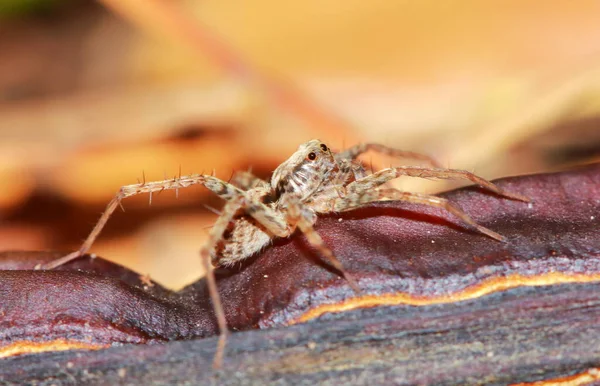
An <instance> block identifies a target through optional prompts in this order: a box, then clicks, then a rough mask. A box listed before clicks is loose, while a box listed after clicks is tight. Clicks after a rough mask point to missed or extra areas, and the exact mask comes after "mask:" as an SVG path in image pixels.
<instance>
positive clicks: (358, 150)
mask: <svg viewBox="0 0 600 386" xmlns="http://www.w3.org/2000/svg"><path fill="white" fill-rule="evenodd" d="M370 150H372V151H375V152H377V153H381V154H385V155H389V156H392V157H397V158H406V159H414V160H418V161H424V162H427V163H428V164H430V165H431V166H434V167H436V168H441V167H442V165H441V164H440V163H439V162H438V161H437V160H436V159H434V158H433V157H430V156H428V155H425V154H420V153H415V152H412V151H406V150H400V149H394V148H393V147H389V146H385V145H380V144H378V143H360V144H358V145H355V146H352V147H351V148H349V149H346V150H344V151H341V152H339V153H337V154H335V158H336V160H338V161H341V160H344V159H346V160H355V159H356V158H357V157H358V156H360V155H361V154H363V153H366V152H368V151H370Z"/></svg>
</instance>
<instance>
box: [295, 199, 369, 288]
mask: <svg viewBox="0 0 600 386" xmlns="http://www.w3.org/2000/svg"><path fill="white" fill-rule="evenodd" d="M287 220H288V223H290V224H295V225H296V226H297V227H298V228H299V229H300V231H302V233H304V235H305V236H306V239H307V240H308V242H309V243H310V244H311V245H312V246H314V247H315V248H316V249H317V250H318V251H319V253H320V254H321V255H322V256H324V257H325V258H326V259H327V260H328V261H329V263H330V264H331V265H332V266H333V267H334V268H335V269H337V270H338V271H339V272H340V273H341V274H342V276H343V277H344V279H346V281H347V282H348V284H349V285H350V287H351V288H352V290H354V292H355V293H356V294H360V293H361V290H360V287H359V286H358V283H357V282H356V280H355V279H354V277H353V276H352V275H351V274H350V273H349V272H348V271H346V269H345V268H344V266H343V265H342V262H341V261H340V260H339V259H338V258H337V257H336V256H335V255H334V254H333V252H332V251H331V249H329V247H328V246H327V245H325V242H324V241H323V239H322V238H321V236H320V235H319V234H318V233H317V231H315V229H314V227H313V222H314V221H313V219H312V218H311V217H309V216H308V215H307V214H306V213H303V212H302V210H301V208H300V204H298V203H289V204H288V212H287Z"/></svg>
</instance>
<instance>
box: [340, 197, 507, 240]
mask: <svg viewBox="0 0 600 386" xmlns="http://www.w3.org/2000/svg"><path fill="white" fill-rule="evenodd" d="M386 199H387V200H400V201H406V202H412V203H415V204H422V205H428V206H433V207H437V208H441V209H443V210H445V211H447V212H449V213H451V214H453V215H454V216H456V217H458V218H459V219H461V220H462V221H463V222H464V223H466V224H469V225H470V226H472V227H473V228H475V229H477V231H479V232H480V233H483V234H485V235H487V236H489V237H491V238H493V239H496V240H498V241H506V238H505V237H504V236H502V235H500V234H498V233H496V232H494V231H492V230H491V229H488V228H486V227H484V226H482V225H479V224H478V223H477V222H476V221H475V220H473V219H472V218H471V217H470V216H469V215H468V214H466V213H465V212H463V211H462V210H460V209H458V208H457V207H456V206H454V205H453V204H452V203H451V202H450V201H448V200H447V199H445V198H442V197H437V196H432V195H428V194H420V193H410V192H402V191H399V190H396V189H392V188H389V189H377V190H368V191H358V192H355V193H353V194H351V195H349V196H347V197H344V198H337V199H335V201H334V205H333V207H334V210H335V211H340V212H343V211H346V210H350V209H353V208H356V207H358V206H360V205H364V204H368V203H370V202H375V201H381V200H386Z"/></svg>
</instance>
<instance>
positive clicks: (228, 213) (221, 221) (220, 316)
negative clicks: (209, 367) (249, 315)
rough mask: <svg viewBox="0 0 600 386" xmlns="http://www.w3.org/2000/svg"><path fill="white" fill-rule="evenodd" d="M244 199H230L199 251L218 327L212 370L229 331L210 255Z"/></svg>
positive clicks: (220, 359) (217, 363) (219, 359)
mask: <svg viewBox="0 0 600 386" xmlns="http://www.w3.org/2000/svg"><path fill="white" fill-rule="evenodd" d="M245 199H246V198H245V197H244V196H243V195H239V196H237V197H234V198H231V199H230V201H228V202H227V204H225V206H224V207H223V210H222V212H221V213H222V214H221V216H219V218H217V221H216V222H215V225H214V226H213V228H212V229H211V231H210V235H209V238H208V241H207V242H206V243H205V244H204V245H203V246H202V249H201V250H200V259H201V261H202V266H203V267H204V269H205V271H206V282H207V284H208V293H209V294H210V299H211V301H212V304H213V308H214V311H215V315H216V317H217V324H218V326H219V341H218V343H217V351H216V353H215V357H214V361H213V368H220V367H221V364H222V362H223V353H224V351H225V344H226V343H227V335H228V333H229V330H228V329H227V320H226V319H225V311H224V310H223V304H222V303H221V297H220V296H219V290H218V288H217V281H216V279H215V273H214V271H213V267H212V265H211V264H210V258H211V256H210V253H211V252H212V251H213V250H214V249H215V246H216V245H217V243H218V242H219V241H220V240H221V238H222V237H223V233H225V230H226V229H227V226H228V225H229V223H230V222H231V221H232V220H233V217H234V216H235V215H236V213H237V212H238V210H239V209H240V208H242V207H243V205H244V203H245Z"/></svg>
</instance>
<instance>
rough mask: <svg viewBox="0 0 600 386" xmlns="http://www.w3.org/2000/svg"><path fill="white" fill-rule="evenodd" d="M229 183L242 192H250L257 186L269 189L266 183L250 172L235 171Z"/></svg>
mask: <svg viewBox="0 0 600 386" xmlns="http://www.w3.org/2000/svg"><path fill="white" fill-rule="evenodd" d="M229 183H230V184H232V185H234V186H237V187H238V188H240V189H242V190H250V189H253V188H257V187H259V186H260V187H264V188H268V187H270V185H269V183H268V182H267V181H265V180H262V179H260V178H258V177H256V176H255V175H254V174H252V173H251V172H249V171H245V170H238V171H236V172H235V173H234V174H233V176H231V180H229Z"/></svg>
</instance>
